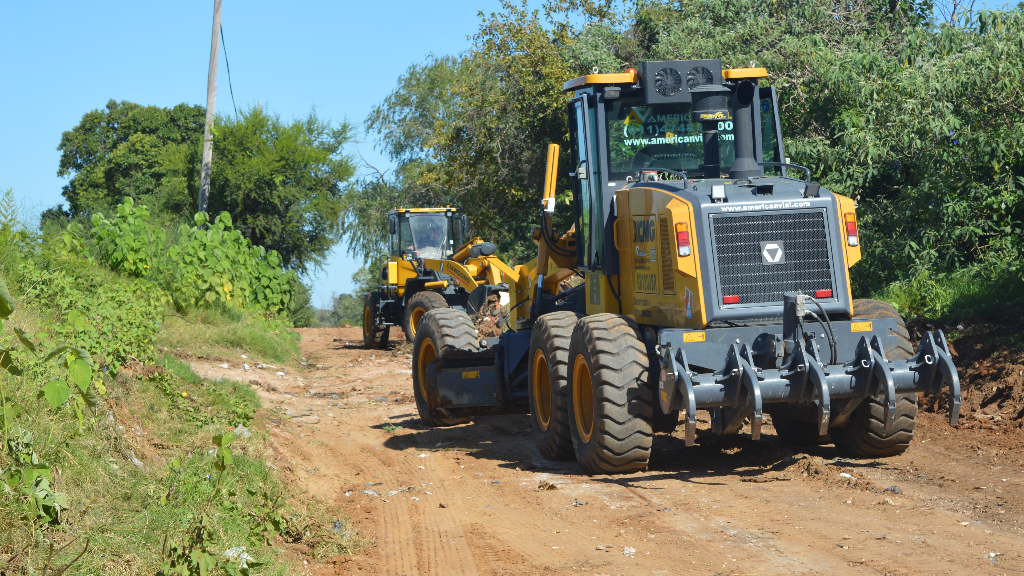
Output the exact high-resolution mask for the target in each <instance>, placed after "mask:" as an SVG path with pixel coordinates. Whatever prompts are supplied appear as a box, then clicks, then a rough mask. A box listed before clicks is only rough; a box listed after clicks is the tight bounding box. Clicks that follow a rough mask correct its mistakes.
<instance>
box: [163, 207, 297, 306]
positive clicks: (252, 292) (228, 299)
mask: <svg viewBox="0 0 1024 576" xmlns="http://www.w3.org/2000/svg"><path fill="white" fill-rule="evenodd" d="M209 223H210V222H209V217H208V216H207V214H206V213H205V212H200V213H198V214H196V216H195V226H194V227H191V228H190V227H186V226H182V227H181V230H180V231H179V234H178V243H177V244H175V245H173V246H171V247H170V248H169V249H168V253H167V258H168V262H167V265H168V266H172V267H173V270H169V271H168V272H167V274H168V275H169V277H170V280H169V283H170V292H171V294H173V295H174V298H175V301H176V303H178V304H179V305H196V304H203V303H205V304H212V303H214V302H223V303H230V304H232V305H234V306H238V307H241V308H246V307H253V308H255V309H257V310H262V311H264V312H267V313H269V314H272V315H274V314H278V313H281V312H284V311H285V310H286V309H287V306H288V302H289V301H290V299H291V294H292V287H293V282H294V276H295V273H294V272H292V271H288V272H285V271H283V270H282V269H281V258H280V256H278V254H277V252H275V251H273V250H270V251H269V252H268V251H267V250H266V249H264V248H263V247H262V246H253V245H252V242H250V241H249V240H248V239H247V238H245V237H244V236H242V233H241V232H239V231H238V230H236V229H234V227H233V226H232V224H231V215H230V214H228V213H227V212H222V213H221V214H220V215H219V216H217V218H216V220H214V221H213V222H212V225H210V226H209V227H207V224H209Z"/></svg>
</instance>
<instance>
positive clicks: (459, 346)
mask: <svg viewBox="0 0 1024 576" xmlns="http://www.w3.org/2000/svg"><path fill="white" fill-rule="evenodd" d="M479 349H480V344H479V343H478V342H477V338H476V330H475V329H474V328H473V323H472V322H471V321H470V319H469V316H467V315H466V313H465V312H460V311H458V310H452V309H450V308H449V309H443V310H434V311H432V312H429V313H427V314H426V315H425V316H424V317H423V318H422V322H420V327H419V330H417V334H416V340H415V341H414V342H413V354H412V358H413V362H412V386H413V397H414V398H415V399H416V411H417V412H419V415H420V420H422V421H423V423H424V424H426V425H427V426H454V425H456V424H462V423H465V422H469V421H470V418H469V417H468V416H466V417H454V416H450V415H448V414H445V413H444V412H443V411H442V410H440V409H439V406H438V397H437V381H436V380H435V379H431V378H428V376H427V367H428V365H429V364H430V363H431V362H433V361H434V360H436V359H438V358H440V359H441V360H444V357H445V354H449V353H451V351H452V350H466V351H471V352H476V351H478V350H479Z"/></svg>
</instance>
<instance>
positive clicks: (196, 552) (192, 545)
mask: <svg viewBox="0 0 1024 576" xmlns="http://www.w3.org/2000/svg"><path fill="white" fill-rule="evenodd" d="M210 524H211V521H210V519H209V518H208V517H206V516H205V515H204V516H202V517H200V519H199V521H198V522H196V523H195V525H194V526H193V527H192V528H191V529H190V530H189V536H188V539H187V540H186V541H185V543H183V544H178V543H177V542H175V541H174V540H171V539H169V538H165V539H164V545H163V550H162V556H163V557H164V562H163V564H162V565H161V569H160V572H158V573H157V574H158V576H175V575H177V576H207V575H209V574H218V573H219V574H230V575H239V576H248V575H249V568H248V567H247V566H243V564H244V563H245V561H244V560H243V561H238V560H234V559H231V558H228V557H227V556H224V555H221V554H217V553H216V552H213V551H211V550H210V548H209V546H210V545H211V544H214V543H215V542H216V535H215V534H214V532H213V530H211V529H210Z"/></svg>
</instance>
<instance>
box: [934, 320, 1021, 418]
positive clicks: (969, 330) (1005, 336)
mask: <svg viewBox="0 0 1024 576" xmlns="http://www.w3.org/2000/svg"><path fill="white" fill-rule="evenodd" d="M1022 336H1024V323H1022V322H1021V319H1020V317H1019V316H1018V315H1016V314H1008V315H1006V316H1005V317H1002V318H996V319H993V318H982V317H975V318H971V319H970V320H969V321H967V322H964V323H963V324H961V325H959V326H957V327H956V328H955V329H954V330H952V331H951V333H950V334H949V337H950V340H951V341H952V342H951V349H952V350H953V351H955V355H954V356H953V362H954V363H955V364H956V366H957V368H958V369H959V372H960V387H961V396H962V398H961V406H960V414H961V419H960V426H961V427H962V428H967V429H972V428H980V429H985V430H995V431H1006V432H1008V431H1014V430H1019V429H1021V428H1024V342H1022ZM947 403H948V394H945V393H943V394H941V395H939V396H930V397H927V398H924V399H923V400H922V402H921V404H922V406H921V408H922V409H924V410H925V411H928V412H937V413H943V414H944V413H946V410H947V408H946V406H947Z"/></svg>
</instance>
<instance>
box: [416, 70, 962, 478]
mask: <svg viewBox="0 0 1024 576" xmlns="http://www.w3.org/2000/svg"><path fill="white" fill-rule="evenodd" d="M766 77H767V72H766V71H765V70H764V69H762V68H747V69H733V70H722V67H721V62H720V61H719V60H694V61H664V62H646V63H643V64H642V65H641V66H640V67H639V70H634V69H630V70H627V71H626V72H625V73H621V74H596V73H595V74H592V75H588V76H584V77H581V78H576V79H574V80H570V81H569V82H567V83H566V84H565V88H564V91H565V92H568V93H570V99H569V101H568V109H567V112H568V122H569V131H570V138H571V146H572V150H571V152H572V154H571V158H572V167H571V168H572V172H571V174H570V176H571V178H572V180H573V183H574V189H573V208H572V209H573V210H574V215H573V216H574V222H575V225H574V226H573V229H572V230H570V231H569V232H568V233H566V234H562V235H558V234H556V233H555V231H553V230H552V229H551V228H552V218H551V216H552V213H553V211H554V210H555V203H554V180H555V178H554V175H555V170H557V167H556V165H557V159H558V151H557V146H555V145H551V146H550V147H549V154H548V179H547V182H546V186H545V189H544V195H543V199H542V202H541V207H540V212H539V215H540V225H539V226H538V228H537V230H536V231H535V234H534V239H535V240H536V241H537V242H538V246H539V251H538V258H537V260H535V261H533V262H530V263H529V264H526V265H523V266H517V267H516V268H515V270H514V271H513V273H511V274H508V273H506V278H505V279H506V281H507V282H508V284H509V286H510V287H511V290H510V297H511V303H510V306H509V308H510V313H509V319H508V321H507V322H506V324H507V326H508V330H506V331H505V332H504V333H503V334H502V335H501V336H500V337H498V338H490V339H483V340H482V341H479V342H478V339H477V337H476V335H475V333H474V331H473V327H472V324H471V323H470V322H469V320H468V318H466V317H465V315H464V314H462V313H460V312H457V311H454V310H438V311H434V312H431V313H430V314H427V315H426V316H425V317H424V319H423V321H422V323H421V325H420V329H419V331H418V332H417V335H416V340H415V343H414V354H413V379H414V388H415V390H414V392H415V395H416V400H417V408H418V409H419V412H420V415H421V417H422V419H423V420H424V421H425V422H427V423H429V424H435V425H443V424H453V423H457V422H461V421H465V420H466V419H467V418H468V417H470V416H477V415H482V414H494V413H508V412H529V413H530V414H531V421H532V423H533V432H534V439H535V441H536V444H537V446H538V448H539V450H540V452H541V453H542V455H544V456H545V457H547V458H551V459H572V458H575V459H576V460H577V461H578V462H579V463H580V465H581V466H582V467H583V468H584V469H585V470H586V471H587V472H590V473H616V472H629V471H635V470H641V469H644V468H646V466H647V464H648V459H649V457H650V453H651V443H652V437H653V434H654V433H655V432H659V431H661V432H665V431H672V430H673V429H675V428H676V427H677V425H678V424H679V423H680V413H681V414H682V416H683V418H682V421H681V423H682V425H683V427H684V434H683V438H684V439H685V443H686V444H687V445H692V444H693V443H694V437H695V430H696V425H697V417H696V412H697V411H698V410H708V411H709V412H710V421H711V430H712V431H713V432H715V433H718V434H732V433H739V432H741V431H743V430H744V429H745V427H747V426H748V428H746V429H748V430H749V433H750V435H751V437H752V438H754V439H757V438H758V437H759V436H760V432H761V424H762V418H763V414H765V413H768V414H770V415H771V417H772V423H773V425H774V427H775V429H776V431H777V432H778V434H779V435H780V436H781V437H782V438H783V439H784V440H786V441H789V442H793V443H802V444H816V443H827V442H833V443H834V444H835V446H836V447H837V448H838V449H839V450H840V452H841V453H843V454H845V455H848V456H854V457H878V456H889V455H893V454H897V453H900V452H902V451H903V450H905V449H906V447H907V446H908V444H909V442H910V441H911V439H912V437H913V434H914V427H915V418H916V415H917V402H916V400H917V394H918V393H922V392H923V393H929V394H938V393H940V392H942V391H947V392H948V399H949V418H950V424H951V425H954V426H955V425H956V423H957V418H958V413H959V404H960V389H959V378H958V376H957V372H956V368H955V367H954V365H953V362H952V360H951V358H950V354H949V350H948V348H947V345H946V342H945V339H944V337H943V334H942V332H941V331H939V332H936V333H928V334H925V336H924V338H923V339H922V340H921V342H920V343H919V345H918V347H917V352H916V353H915V352H914V348H913V347H912V345H911V343H910V341H909V334H908V332H907V329H906V327H905V326H904V323H903V320H902V319H901V318H900V316H899V314H898V313H897V312H896V311H895V310H894V309H893V308H892V307H891V306H889V305H888V304H886V303H883V302H877V301H870V300H854V299H853V298H852V295H851V290H850V279H849V268H850V267H851V266H853V265H855V264H856V263H857V262H858V261H859V260H860V258H861V247H860V239H859V234H858V229H857V218H856V211H855V203H854V201H853V200H851V199H849V198H846V197H844V196H840V195H837V194H833V193H831V192H829V191H828V190H826V189H825V188H823V187H822V186H821V185H819V184H818V183H816V182H813V181H812V180H811V177H810V170H808V169H806V168H804V167H801V166H797V165H795V164H790V163H788V162H787V160H786V157H785V155H784V151H783V145H782V134H781V128H780V122H779V115H778V103H777V97H776V93H775V89H774V88H772V87H763V86H760V85H759V82H760V81H761V80H762V79H763V78H766ZM794 175H795V176H797V177H794ZM575 274H579V275H581V276H583V278H584V282H583V284H581V285H579V286H577V287H575V288H572V289H569V290H566V291H563V292H559V286H560V285H561V283H562V281H563V280H564V279H566V278H568V277H570V276H572V275H575Z"/></svg>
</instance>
